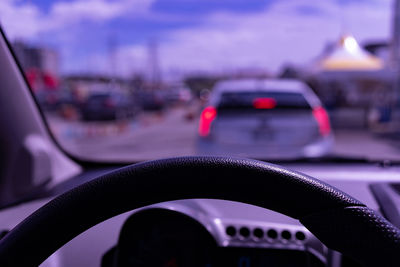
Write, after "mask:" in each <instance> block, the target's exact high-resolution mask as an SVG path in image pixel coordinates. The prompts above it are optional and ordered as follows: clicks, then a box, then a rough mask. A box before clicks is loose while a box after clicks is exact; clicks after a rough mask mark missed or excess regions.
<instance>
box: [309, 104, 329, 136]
mask: <svg viewBox="0 0 400 267" xmlns="http://www.w3.org/2000/svg"><path fill="white" fill-rule="evenodd" d="M313 115H314V118H315V119H316V120H317V122H318V126H319V132H320V134H321V135H323V136H326V135H328V134H329V133H330V132H331V124H330V122H329V116H328V112H326V110H325V109H324V108H323V107H316V108H314V109H313Z"/></svg>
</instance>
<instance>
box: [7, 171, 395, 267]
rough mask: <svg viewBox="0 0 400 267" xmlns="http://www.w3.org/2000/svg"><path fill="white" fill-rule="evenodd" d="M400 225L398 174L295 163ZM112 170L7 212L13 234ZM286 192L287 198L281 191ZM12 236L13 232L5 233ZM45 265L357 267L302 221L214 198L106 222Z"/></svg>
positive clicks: (84, 177)
mask: <svg viewBox="0 0 400 267" xmlns="http://www.w3.org/2000/svg"><path fill="white" fill-rule="evenodd" d="M284 167H286V168H289V169H293V170H297V171H300V172H303V173H305V174H308V175H310V176H313V177H316V178H318V179H320V180H322V181H325V182H327V183H329V184H331V185H333V186H335V187H337V188H339V189H341V190H342V191H344V192H346V193H348V194H350V195H352V196H354V197H355V198H357V199H359V200H361V201H362V202H364V203H365V204H367V205H368V206H369V207H371V208H373V209H375V210H377V211H378V212H380V213H381V214H382V215H384V216H385V217H386V218H387V219H389V220H390V221H392V222H393V223H394V224H395V225H396V226H399V225H400V212H399V211H400V185H399V184H400V168H399V167H397V166H380V165H373V164H292V165H285V166H284ZM112 169H113V168H103V169H92V170H86V171H85V172H84V173H82V174H81V175H78V176H77V177H75V178H73V179H70V180H68V181H66V182H65V183H63V184H60V185H57V186H55V187H53V188H52V190H49V191H48V192H47V194H48V195H46V194H45V195H42V196H41V198H40V199H37V200H34V201H30V202H26V203H24V204H21V205H18V206H14V207H10V208H8V209H3V210H1V211H0V224H1V225H2V227H3V228H8V229H11V228H12V227H13V226H15V225H16V224H17V223H18V222H19V221H21V220H22V219H23V218H24V217H26V216H27V215H29V214H30V213H31V212H32V211H34V210H35V209H37V208H38V207H40V206H42V205H43V204H45V203H46V202H47V201H48V200H49V199H51V198H52V197H53V196H54V195H58V194H60V193H63V192H64V191H67V190H69V189H70V188H72V187H74V186H77V185H79V184H81V183H83V182H86V181H89V180H91V179H95V178H96V177H99V176H100V175H102V174H104V173H106V172H109V171H110V170H112ZM282 194H285V192H282ZM4 230H7V229H4ZM41 266H44V267H63V266H102V267H116V266H118V267H120V266H170V267H174V266H209V267H211V266H300V267H302V266H332V267H334V266H338V267H339V266H341V267H347V266H358V265H357V263H355V262H354V261H352V260H351V259H349V258H346V257H344V256H342V255H340V253H338V252H336V251H333V250H330V249H328V248H327V247H326V246H324V245H323V244H322V243H321V242H320V241H319V240H318V238H317V237H315V236H314V235H313V234H311V233H310V232H309V231H308V230H307V229H306V228H305V227H304V226H302V225H301V224H300V223H299V222H298V221H297V220H295V219H293V218H290V217H287V216H284V215H282V214H279V213H276V212H274V211H271V210H265V209H262V208H259V207H255V206H251V205H247V204H243V203H237V202H231V201H224V200H212V199H190V200H179V201H172V202H165V203H159V204H156V205H152V206H148V207H145V208H142V209H138V210H134V211H131V212H127V213H124V214H121V215H118V216H116V217H114V218H111V219H109V220H107V221H105V222H103V223H100V224H98V225H96V226H94V227H92V228H91V229H89V230H88V231H86V232H84V233H83V234H81V235H79V236H78V237H76V238H74V239H73V240H71V241H70V242H69V243H67V244H66V245H64V246H63V247H62V248H61V249H60V250H59V251H57V252H56V253H54V254H53V255H52V256H51V257H49V258H48V259H47V260H46V261H45V262H44V263H43V264H42V265H41Z"/></svg>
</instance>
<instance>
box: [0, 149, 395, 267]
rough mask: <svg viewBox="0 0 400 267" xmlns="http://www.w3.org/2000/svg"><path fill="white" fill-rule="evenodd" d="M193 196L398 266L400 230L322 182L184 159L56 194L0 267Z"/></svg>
mask: <svg viewBox="0 0 400 267" xmlns="http://www.w3.org/2000/svg"><path fill="white" fill-rule="evenodd" d="M191 198H213V199H225V200H232V201H239V202H243V203H248V204H252V205H256V206H260V207H263V208H268V209H271V210H274V211H277V212H280V213H282V214H285V215H287V216H290V217H292V218H296V219H298V220H299V221H300V222H301V223H302V224H303V225H304V226H305V227H307V228H308V229H309V230H310V231H311V232H312V233H313V234H314V235H315V236H316V237H318V238H319V239H320V240H321V241H322V242H323V243H324V244H325V245H327V246H328V247H330V248H332V249H335V250H337V251H339V252H341V253H343V254H345V255H348V256H350V257H352V258H354V259H355V260H356V261H358V262H360V263H361V264H363V265H365V266H395V265H396V266H398V265H399V263H400V231H399V229H397V228H396V227H394V226H393V225H392V224H391V223H389V222H388V221H387V220H385V219H384V218H382V217H381V216H380V215H378V214H377V213H375V212H374V211H373V210H371V209H369V208H368V207H366V206H365V205H364V204H362V203H360V202H359V201H357V200H355V199H354V198H352V197H351V196H349V195H347V194H345V193H343V192H341V191H339V190H338V189H336V188H334V187H332V186H330V185H328V184H326V183H323V182H321V181H319V180H316V179H314V178H311V177H309V176H306V175H303V174H300V173H297V172H294V171H290V170H287V169H284V168H282V167H279V166H276V165H272V164H267V163H264V162H260V161H255V160H248V159H234V158H227V157H183V158H172V159H164V160H156V161H150V162H145V163H140V164H135V165H131V166H128V167H124V168H121V169H118V170H116V171H113V172H111V173H109V174H106V175H104V176H102V177H100V178H98V179H95V180H92V181H90V182H87V183H85V184H82V185H80V186H78V187H76V188H74V189H72V190H70V191H68V192H66V193H64V194H62V195H60V196H58V197H56V198H55V199H53V200H51V201H50V202H49V203H47V204H46V205H44V206H43V207H41V208H40V209H38V210H37V211H35V212H34V213H33V214H32V215H30V216H29V217H27V218H26V219H25V220H24V221H22V222H21V223H20V224H19V225H17V226H16V227H15V228H14V229H12V230H11V231H10V232H9V233H8V234H7V235H6V236H5V237H4V238H3V239H2V240H1V241H0V266H3V267H5V266H20V267H21V266H37V265H39V264H40V263H42V262H43V261H44V260H45V259H46V258H48V257H49V256H50V255H51V254H52V253H54V252H55V251H56V250H57V249H59V248H60V247H61V246H63V245H64V244H66V243H67V242H68V241H69V240H71V239H72V238H74V237H75V236H77V235H79V234H80V233H82V232H84V231H85V230H87V229H89V228H90V227H92V226H94V225H96V224H98V223H100V222H102V221H104V220H107V219H108V218H111V217H113V216H115V215H118V214H121V213H123V212H126V211H129V210H132V209H136V208H140V207H143V206H146V205H150V204H155V203H159V202H163V201H171V200H178V199H191Z"/></svg>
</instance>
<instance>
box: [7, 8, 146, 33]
mask: <svg viewBox="0 0 400 267" xmlns="http://www.w3.org/2000/svg"><path fill="white" fill-rule="evenodd" d="M152 2H153V0H114V1H109V0H74V1H68V2H65V1H62V2H54V3H53V4H52V5H51V6H50V8H49V11H48V12H43V11H41V10H40V9H39V8H38V7H37V6H35V5H34V4H33V3H34V2H30V3H24V4H22V3H18V2H17V0H1V3H0V22H1V23H2V25H3V26H4V28H5V29H6V32H7V35H8V36H9V37H10V38H12V39H14V38H28V39H29V38H33V37H34V36H36V35H37V34H38V33H42V32H49V31H51V30H58V29H60V28H63V27H65V26H69V25H79V23H80V22H82V21H83V20H89V21H96V22H103V21H107V20H110V19H113V18H116V17H119V16H122V15H124V14H126V13H128V12H129V14H130V15H135V14H140V13H144V12H147V11H148V9H149V7H150V5H151V3H152Z"/></svg>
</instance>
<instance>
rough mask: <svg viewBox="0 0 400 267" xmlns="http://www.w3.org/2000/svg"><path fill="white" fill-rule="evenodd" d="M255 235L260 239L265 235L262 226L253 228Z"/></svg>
mask: <svg viewBox="0 0 400 267" xmlns="http://www.w3.org/2000/svg"><path fill="white" fill-rule="evenodd" d="M253 236H255V237H257V238H258V239H261V238H263V237H264V231H263V230H262V229H261V228H256V229H254V230H253Z"/></svg>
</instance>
